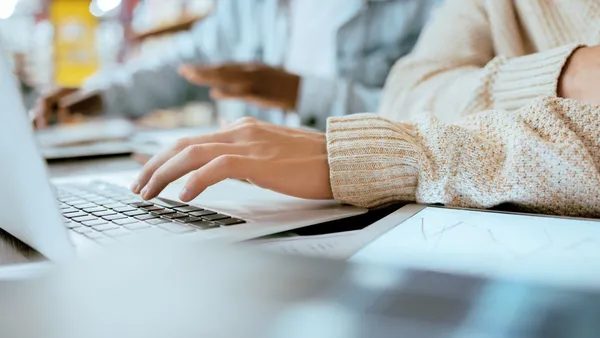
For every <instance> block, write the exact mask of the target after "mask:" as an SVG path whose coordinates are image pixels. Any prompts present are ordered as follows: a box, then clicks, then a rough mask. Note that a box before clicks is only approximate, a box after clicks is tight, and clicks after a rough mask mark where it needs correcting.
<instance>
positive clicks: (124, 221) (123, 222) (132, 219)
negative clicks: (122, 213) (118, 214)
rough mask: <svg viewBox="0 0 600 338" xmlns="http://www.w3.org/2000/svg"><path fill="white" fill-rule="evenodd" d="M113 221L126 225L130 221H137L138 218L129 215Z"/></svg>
mask: <svg viewBox="0 0 600 338" xmlns="http://www.w3.org/2000/svg"><path fill="white" fill-rule="evenodd" d="M112 222H113V223H115V224H118V225H125V224H129V223H136V222H137V220H136V219H135V218H131V217H127V218H123V219H116V220H114V221H112Z"/></svg>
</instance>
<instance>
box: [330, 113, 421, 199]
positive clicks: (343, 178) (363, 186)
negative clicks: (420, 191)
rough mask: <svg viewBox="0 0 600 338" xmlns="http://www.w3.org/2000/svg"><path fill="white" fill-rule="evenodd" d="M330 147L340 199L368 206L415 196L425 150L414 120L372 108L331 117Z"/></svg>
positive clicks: (332, 175) (334, 184)
mask: <svg viewBox="0 0 600 338" xmlns="http://www.w3.org/2000/svg"><path fill="white" fill-rule="evenodd" d="M327 151H328V154H329V168H330V179H331V188H332V191H333V196H334V197H335V199H337V200H338V201H340V202H343V203H348V204H352V205H356V206H360V207H366V208H369V207H374V206H378V205H382V204H386V203H388V202H391V201H414V200H415V192H416V189H417V181H418V175H419V171H420V158H421V150H420V148H419V146H418V143H417V141H416V138H415V136H414V132H413V130H412V127H410V126H409V125H406V124H400V123H393V122H391V121H389V120H386V119H384V118H382V117H379V116H376V115H370V114H358V115H350V116H346V117H335V118H330V119H329V120H328V121H327Z"/></svg>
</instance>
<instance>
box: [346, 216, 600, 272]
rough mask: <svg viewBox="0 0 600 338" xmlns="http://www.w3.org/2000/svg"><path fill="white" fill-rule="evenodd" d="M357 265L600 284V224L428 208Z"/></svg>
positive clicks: (382, 239) (375, 245)
mask: <svg viewBox="0 0 600 338" xmlns="http://www.w3.org/2000/svg"><path fill="white" fill-rule="evenodd" d="M352 261H356V262H369V263H382V264H390V265H394V266H401V267H415V268H422V269H433V270H441V271H449V272H456V273H471V274H477V275H484V276H493V277H512V276H527V277H540V278H558V279H559V280H565V279H569V280H577V279H580V280H581V281H582V282H583V281H584V280H586V281H590V280H594V281H596V282H600V269H599V268H600V222H599V221H595V220H578V219H569V218H553V217H537V216H527V215H515V214H504V213H493V212H482V211H468V210H454V209H444V208H425V209H424V210H423V211H421V212H419V213H417V214H416V215H414V216H413V217H411V218H410V219H408V220H406V221H405V222H402V223H401V224H399V225H397V226H396V227H395V228H393V229H392V230H390V231H389V232H388V233H386V234H385V235H383V236H381V237H380V238H378V239H376V240H375V241H373V242H372V243H370V244H369V245H368V246H366V248H364V249H363V250H361V251H360V252H359V253H358V254H357V255H355V256H354V257H352Z"/></svg>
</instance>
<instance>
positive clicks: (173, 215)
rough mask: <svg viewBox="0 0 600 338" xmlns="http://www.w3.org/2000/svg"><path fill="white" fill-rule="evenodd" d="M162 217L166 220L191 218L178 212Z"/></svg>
mask: <svg viewBox="0 0 600 338" xmlns="http://www.w3.org/2000/svg"><path fill="white" fill-rule="evenodd" d="M161 217H162V218H166V219H177V218H185V217H189V216H188V215H186V214H182V213H179V212H176V213H174V214H167V215H162V216H161Z"/></svg>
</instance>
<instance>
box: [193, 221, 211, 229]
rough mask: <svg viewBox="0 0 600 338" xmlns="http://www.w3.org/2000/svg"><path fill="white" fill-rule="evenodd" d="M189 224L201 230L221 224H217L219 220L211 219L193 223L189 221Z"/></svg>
mask: <svg viewBox="0 0 600 338" xmlns="http://www.w3.org/2000/svg"><path fill="white" fill-rule="evenodd" d="M188 225H191V226H193V227H196V228H199V229H201V230H208V229H215V228H218V227H219V224H217V222H211V221H199V222H193V223H188Z"/></svg>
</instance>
